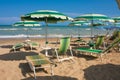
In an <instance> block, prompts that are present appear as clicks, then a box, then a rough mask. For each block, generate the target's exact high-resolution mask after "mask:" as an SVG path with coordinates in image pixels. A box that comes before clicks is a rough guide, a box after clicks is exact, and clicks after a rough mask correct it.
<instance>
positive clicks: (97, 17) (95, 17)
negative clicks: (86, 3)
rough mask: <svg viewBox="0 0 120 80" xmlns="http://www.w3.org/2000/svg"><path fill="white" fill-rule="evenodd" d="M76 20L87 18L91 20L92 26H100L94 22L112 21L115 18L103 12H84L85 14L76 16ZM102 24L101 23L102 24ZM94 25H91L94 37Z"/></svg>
mask: <svg viewBox="0 0 120 80" xmlns="http://www.w3.org/2000/svg"><path fill="white" fill-rule="evenodd" d="M75 20H76V21H77V20H87V21H91V25H90V26H92V27H93V26H98V24H97V25H95V24H94V22H95V21H103V22H107V21H108V22H112V21H113V20H112V19H111V18H110V17H108V16H106V15H103V14H84V15H81V16H78V17H76V18H75ZM100 25H101V24H100ZM92 27H91V37H92Z"/></svg>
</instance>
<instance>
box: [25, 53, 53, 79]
mask: <svg viewBox="0 0 120 80" xmlns="http://www.w3.org/2000/svg"><path fill="white" fill-rule="evenodd" d="M26 60H27V62H28V64H29V66H30V68H31V70H32V71H33V72H34V77H35V79H36V69H38V68H50V69H51V75H54V73H53V63H52V62H51V61H50V60H49V59H48V58H47V57H46V56H44V55H42V54H40V55H33V56H26Z"/></svg>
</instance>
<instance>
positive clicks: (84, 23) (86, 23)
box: [69, 21, 90, 26]
mask: <svg viewBox="0 0 120 80" xmlns="http://www.w3.org/2000/svg"><path fill="white" fill-rule="evenodd" d="M89 24H90V23H89V22H87V21H73V22H71V23H70V24H69V26H82V25H89Z"/></svg>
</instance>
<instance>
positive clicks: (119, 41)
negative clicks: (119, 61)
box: [103, 38, 120, 53]
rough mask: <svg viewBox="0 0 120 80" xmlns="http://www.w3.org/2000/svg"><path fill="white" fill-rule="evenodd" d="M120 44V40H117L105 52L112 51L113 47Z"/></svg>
mask: <svg viewBox="0 0 120 80" xmlns="http://www.w3.org/2000/svg"><path fill="white" fill-rule="evenodd" d="M119 43H120V38H116V39H115V40H114V41H113V43H111V44H110V45H109V46H108V47H107V48H106V49H105V50H104V51H103V53H104V52H107V51H108V50H110V49H111V48H112V47H114V46H115V45H117V44H119Z"/></svg>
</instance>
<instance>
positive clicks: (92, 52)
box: [75, 38, 120, 60]
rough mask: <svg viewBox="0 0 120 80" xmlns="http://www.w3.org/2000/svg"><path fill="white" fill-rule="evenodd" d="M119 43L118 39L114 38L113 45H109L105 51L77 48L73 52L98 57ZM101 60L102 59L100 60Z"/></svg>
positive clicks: (119, 39)
mask: <svg viewBox="0 0 120 80" xmlns="http://www.w3.org/2000/svg"><path fill="white" fill-rule="evenodd" d="M119 43H120V38H116V39H115V40H114V41H113V43H111V44H110V45H109V46H108V47H107V48H106V49H105V50H99V49H89V48H77V49H75V51H80V53H82V52H83V53H87V54H89V53H90V54H95V55H99V56H100V57H101V56H102V55H103V54H105V53H107V51H109V50H110V49H111V48H112V47H114V46H115V45H117V44H119ZM101 60H102V59H101Z"/></svg>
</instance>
